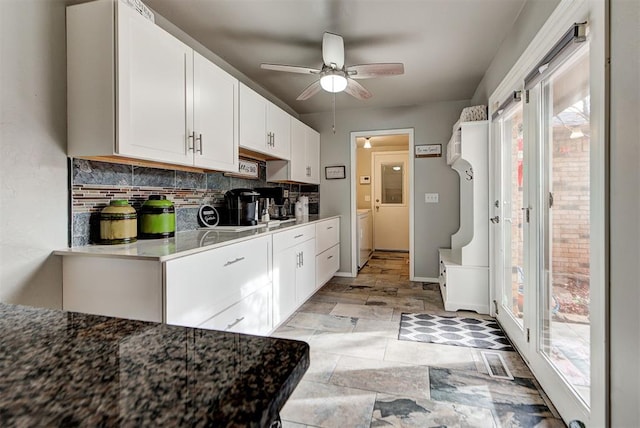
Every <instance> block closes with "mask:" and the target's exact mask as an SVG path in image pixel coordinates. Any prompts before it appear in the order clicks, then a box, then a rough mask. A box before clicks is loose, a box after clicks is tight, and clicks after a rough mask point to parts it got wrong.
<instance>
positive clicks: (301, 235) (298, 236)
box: [293, 233, 304, 239]
mask: <svg viewBox="0 0 640 428" xmlns="http://www.w3.org/2000/svg"><path fill="white" fill-rule="evenodd" d="M303 236H304V233H301V234H300V235H296V236H294V237H293V239H298V238H302V237H303Z"/></svg>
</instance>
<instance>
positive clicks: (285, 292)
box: [273, 224, 316, 326]
mask: <svg viewBox="0 0 640 428" xmlns="http://www.w3.org/2000/svg"><path fill="white" fill-rule="evenodd" d="M315 235H316V228H315V225H313V224H310V225H305V226H301V227H296V228H293V229H287V230H285V231H282V232H278V233H274V234H273V302H274V306H273V314H274V315H273V316H274V326H277V325H278V324H280V323H281V322H282V321H284V320H286V319H287V317H289V316H290V315H291V314H292V313H293V312H294V311H295V310H296V308H297V307H299V306H300V305H301V304H302V303H304V301H305V300H307V299H308V298H309V297H310V296H311V295H312V294H313V292H314V291H315V290H316V263H315V251H316V240H315Z"/></svg>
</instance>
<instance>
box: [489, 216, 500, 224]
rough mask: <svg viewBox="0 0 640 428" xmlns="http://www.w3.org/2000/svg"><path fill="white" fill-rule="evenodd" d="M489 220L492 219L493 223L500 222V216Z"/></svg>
mask: <svg viewBox="0 0 640 428" xmlns="http://www.w3.org/2000/svg"><path fill="white" fill-rule="evenodd" d="M489 220H491V223H493V224H497V223H500V216H495V217H491V218H490V219H489Z"/></svg>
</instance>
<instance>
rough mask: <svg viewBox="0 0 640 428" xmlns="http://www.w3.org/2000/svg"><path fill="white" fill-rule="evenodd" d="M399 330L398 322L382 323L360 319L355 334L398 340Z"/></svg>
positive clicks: (354, 330)
mask: <svg viewBox="0 0 640 428" xmlns="http://www.w3.org/2000/svg"><path fill="white" fill-rule="evenodd" d="M398 329H399V325H398V322H397V321H380V320H370V319H365V318H358V321H357V322H356V327H355V328H354V329H353V333H357V334H359V335H363V334H364V335H370V336H378V337H386V338H388V339H397V338H398Z"/></svg>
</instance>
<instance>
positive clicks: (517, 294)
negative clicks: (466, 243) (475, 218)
mask: <svg viewBox="0 0 640 428" xmlns="http://www.w3.org/2000/svg"><path fill="white" fill-rule="evenodd" d="M524 125H525V122H524V109H523V102H522V101H519V102H514V103H513V105H512V106H511V107H510V108H509V109H508V110H507V111H505V112H504V113H503V114H502V115H501V117H500V119H499V120H498V121H497V123H495V122H494V126H495V128H494V129H496V135H497V139H498V144H496V148H497V151H498V159H497V160H498V162H496V164H497V165H496V169H495V174H496V180H495V182H496V183H497V184H498V189H497V191H496V195H497V196H496V198H497V199H496V201H495V203H494V204H493V208H492V209H493V214H494V215H496V217H493V219H492V222H493V223H494V225H493V232H494V233H495V237H496V239H495V242H496V243H498V245H497V247H496V248H497V249H498V257H497V260H496V268H497V269H496V270H497V272H498V273H497V275H496V282H497V297H496V300H495V304H496V306H495V307H496V311H497V314H496V315H497V318H498V320H499V321H500V324H501V325H502V326H503V328H504V329H505V330H506V332H507V334H508V335H509V338H510V339H511V341H512V342H514V344H515V345H516V347H518V349H521V350H522V349H526V348H527V347H528V345H527V334H526V333H527V329H528V328H529V327H530V323H531V320H532V318H531V317H530V315H531V311H529V305H526V304H525V302H526V303H529V300H530V291H532V290H534V285H533V283H532V282H531V281H532V279H533V275H532V274H531V270H530V267H531V266H532V265H531V263H530V257H531V251H530V247H531V245H530V244H531V236H532V235H531V233H532V232H534V231H533V230H532V229H531V223H530V221H528V217H529V215H528V211H529V207H530V202H529V195H530V194H531V192H530V186H531V179H530V174H528V172H529V170H530V168H531V165H530V159H531V156H530V153H531V150H530V146H531V141H532V139H531V138H529V135H527V134H526V132H525V127H524ZM533 236H535V235H533ZM533 266H535V265H533Z"/></svg>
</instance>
